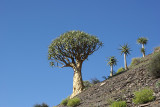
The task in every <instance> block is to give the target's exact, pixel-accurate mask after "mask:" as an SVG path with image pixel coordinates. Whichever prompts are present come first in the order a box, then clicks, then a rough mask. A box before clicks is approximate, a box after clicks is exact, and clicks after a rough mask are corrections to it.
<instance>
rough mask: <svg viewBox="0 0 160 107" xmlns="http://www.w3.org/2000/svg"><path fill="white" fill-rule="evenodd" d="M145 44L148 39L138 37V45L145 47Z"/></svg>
mask: <svg viewBox="0 0 160 107" xmlns="http://www.w3.org/2000/svg"><path fill="white" fill-rule="evenodd" d="M147 42H148V39H147V38H145V37H139V38H138V39H137V43H138V44H143V45H146V44H147Z"/></svg>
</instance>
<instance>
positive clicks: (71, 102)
mask: <svg viewBox="0 0 160 107" xmlns="http://www.w3.org/2000/svg"><path fill="white" fill-rule="evenodd" d="M80 101H81V100H80V99H79V98H77V97H76V98H72V99H70V100H69V101H68V103H67V106H69V107H75V106H77V105H79V104H80Z"/></svg>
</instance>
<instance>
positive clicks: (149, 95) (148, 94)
mask: <svg viewBox="0 0 160 107" xmlns="http://www.w3.org/2000/svg"><path fill="white" fill-rule="evenodd" d="M134 96H135V98H134V99H133V102H134V103H135V104H144V103H147V102H150V101H153V100H154V98H155V97H154V96H153V90H151V89H148V88H144V89H142V90H140V91H136V92H135V93H134Z"/></svg>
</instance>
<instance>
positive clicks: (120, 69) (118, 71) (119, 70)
mask: <svg viewBox="0 0 160 107" xmlns="http://www.w3.org/2000/svg"><path fill="white" fill-rule="evenodd" d="M123 71H125V69H124V68H123V67H121V68H119V69H118V70H117V73H120V72H123Z"/></svg>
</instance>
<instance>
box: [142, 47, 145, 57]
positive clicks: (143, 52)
mask: <svg viewBox="0 0 160 107" xmlns="http://www.w3.org/2000/svg"><path fill="white" fill-rule="evenodd" d="M142 49H143V51H142V54H143V57H145V48H144V44H142Z"/></svg>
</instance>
